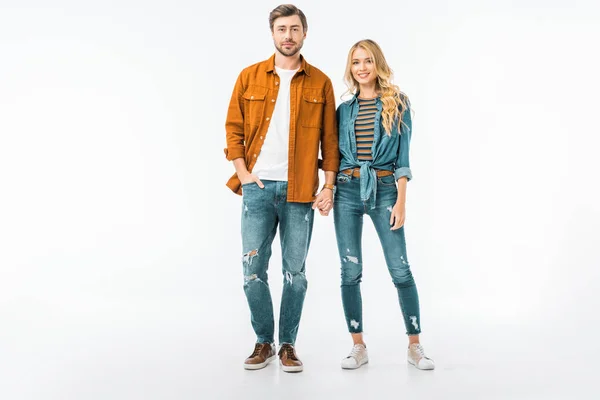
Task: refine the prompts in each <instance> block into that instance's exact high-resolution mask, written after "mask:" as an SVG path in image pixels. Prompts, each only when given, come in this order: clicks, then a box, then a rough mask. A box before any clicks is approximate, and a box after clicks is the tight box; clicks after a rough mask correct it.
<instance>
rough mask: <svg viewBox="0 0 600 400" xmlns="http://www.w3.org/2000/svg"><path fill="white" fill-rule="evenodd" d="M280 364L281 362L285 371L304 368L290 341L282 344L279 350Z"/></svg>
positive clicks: (295, 370)
mask: <svg viewBox="0 0 600 400" xmlns="http://www.w3.org/2000/svg"><path fill="white" fill-rule="evenodd" d="M279 364H281V369H283V371H284V372H302V370H303V369H304V366H303V365H302V361H300V360H299V359H298V356H296V350H294V346H292V345H291V344H289V343H284V344H283V345H281V349H280V350H279Z"/></svg>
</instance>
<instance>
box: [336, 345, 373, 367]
mask: <svg viewBox="0 0 600 400" xmlns="http://www.w3.org/2000/svg"><path fill="white" fill-rule="evenodd" d="M368 362H369V353H367V347H366V346H365V345H364V344H355V345H354V347H352V351H351V352H350V354H349V355H348V357H346V358H344V359H343V360H342V368H343V369H356V368H359V367H360V366H361V365H363V364H366V363H368Z"/></svg>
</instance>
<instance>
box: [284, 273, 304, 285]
mask: <svg viewBox="0 0 600 400" xmlns="http://www.w3.org/2000/svg"><path fill="white" fill-rule="evenodd" d="M294 276H301V277H303V276H304V272H294V273H292V272H290V271H285V283H287V284H289V285H293V284H294Z"/></svg>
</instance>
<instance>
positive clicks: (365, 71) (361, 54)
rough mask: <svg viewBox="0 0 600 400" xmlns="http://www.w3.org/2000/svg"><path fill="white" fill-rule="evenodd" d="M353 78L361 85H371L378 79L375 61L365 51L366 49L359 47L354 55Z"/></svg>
mask: <svg viewBox="0 0 600 400" xmlns="http://www.w3.org/2000/svg"><path fill="white" fill-rule="evenodd" d="M351 71H352V76H353V77H354V79H356V81H357V82H358V83H359V84H360V85H369V84H371V83H373V82H374V81H375V80H376V79H377V72H376V71H375V64H373V59H372V58H371V57H370V56H369V54H368V53H367V52H366V51H365V49H363V48H361V47H358V48H357V49H356V50H354V52H353V53H352V67H351Z"/></svg>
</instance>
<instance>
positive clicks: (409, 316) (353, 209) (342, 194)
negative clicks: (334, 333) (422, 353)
mask: <svg viewBox="0 0 600 400" xmlns="http://www.w3.org/2000/svg"><path fill="white" fill-rule="evenodd" d="M336 186H337V188H336V194H335V203H334V207H333V216H334V223H335V235H336V238H337V245H338V251H339V254H340V260H341V264H342V267H341V270H342V285H341V286H342V303H343V306H344V314H345V316H346V324H347V325H348V330H349V331H350V333H360V332H362V331H363V317H362V297H361V293H360V282H361V278H362V268H363V264H362V247H361V236H362V226H363V215H364V214H367V215H369V217H371V220H372V221H373V224H374V225H375V230H376V231H377V235H378V236H379V241H380V242H381V247H383V254H384V256H385V261H386V264H387V268H388V271H389V273H390V275H391V277H392V281H393V283H394V285H395V286H396V290H397V292H398V300H399V302H400V308H401V310H402V315H403V317H404V326H405V327H406V334H407V335H418V334H419V333H421V319H420V312H419V295H418V292H417V287H416V285H415V281H414V279H413V276H412V273H411V271H410V265H409V263H408V258H407V255H406V242H405V238H404V227H402V228H400V229H398V230H395V231H392V230H390V227H391V226H390V216H391V211H392V207H393V206H394V204H395V203H396V199H397V196H398V190H397V188H396V180H395V178H394V176H393V175H390V176H384V177H380V178H377V198H376V203H375V208H373V209H371V208H370V206H369V204H368V202H363V201H362V200H361V199H360V178H356V177H353V176H348V175H346V174H343V173H339V174H338V177H337V185H336Z"/></svg>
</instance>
